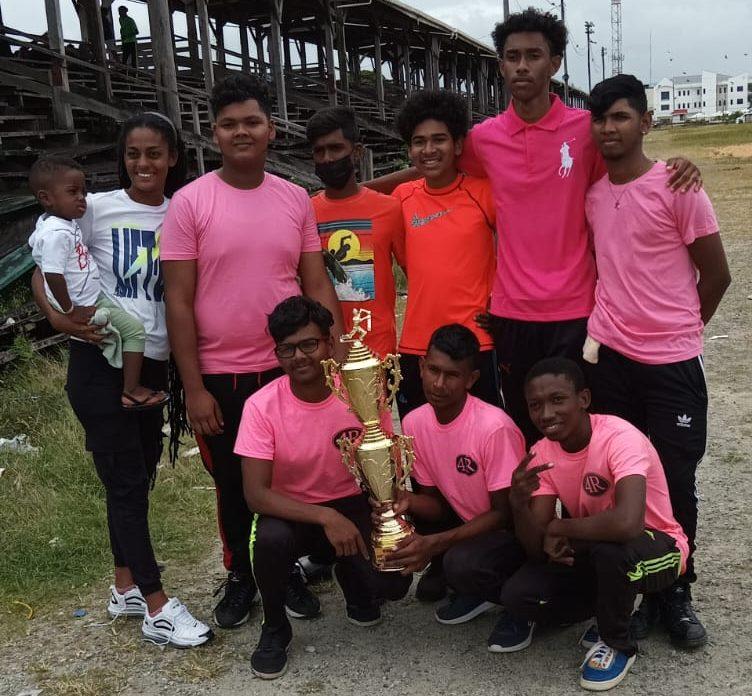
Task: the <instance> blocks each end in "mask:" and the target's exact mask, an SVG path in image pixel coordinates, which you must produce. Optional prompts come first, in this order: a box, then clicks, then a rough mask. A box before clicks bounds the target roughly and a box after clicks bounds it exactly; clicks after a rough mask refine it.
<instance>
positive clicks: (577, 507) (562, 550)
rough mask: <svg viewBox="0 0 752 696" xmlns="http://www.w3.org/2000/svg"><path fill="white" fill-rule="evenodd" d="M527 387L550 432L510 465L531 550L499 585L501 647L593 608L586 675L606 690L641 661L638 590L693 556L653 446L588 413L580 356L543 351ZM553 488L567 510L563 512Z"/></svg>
mask: <svg viewBox="0 0 752 696" xmlns="http://www.w3.org/2000/svg"><path fill="white" fill-rule="evenodd" d="M525 397H526V399H527V403H528V408H529V410H530V417H531V418H532V420H533V422H534V423H535V425H536V427H537V428H538V430H539V431H540V432H541V433H542V434H543V435H544V439H542V440H540V441H539V442H538V443H536V444H535V445H534V446H533V447H532V449H531V451H530V454H529V455H528V456H527V457H526V458H525V459H524V460H523V461H522V462H521V463H520V465H519V466H518V467H517V469H516V470H515V472H514V474H513V476H512V487H511V491H510V494H509V497H510V504H511V507H512V510H513V514H514V528H515V533H516V535H517V539H518V540H519V542H520V543H521V544H522V546H523V547H524V548H525V551H526V553H527V555H528V558H529V561H528V563H527V564H525V566H523V568H521V569H520V570H519V572H518V573H516V574H515V575H514V576H513V577H512V578H511V579H510V580H509V581H508V582H507V583H506V585H505V586H504V589H503V590H502V593H501V602H502V604H503V605H504V607H505V608H506V610H507V617H508V621H507V628H506V632H505V638H506V643H505V646H506V649H507V650H508V651H513V650H520V649H522V648H525V647H527V646H528V645H529V644H530V640H531V637H532V633H533V628H534V625H535V622H536V621H545V622H546V623H552V624H554V625H561V624H566V623H574V622H576V621H581V620H583V619H586V618H588V617H589V616H592V615H593V614H595V616H596V620H597V626H593V627H591V628H590V629H588V631H586V633H585V635H583V638H582V641H581V642H582V644H583V646H585V647H589V648H590V650H589V652H588V654H587V655H586V657H585V661H584V662H583V665H582V674H581V677H580V685H581V686H583V687H584V688H586V689H589V690H593V691H604V690H606V689H610V688H611V687H613V686H616V685H617V684H618V683H619V682H620V681H621V680H622V679H623V678H624V677H625V676H626V674H627V672H628V670H629V668H630V667H631V665H632V663H633V662H634V659H635V654H636V652H637V644H636V641H635V639H634V637H633V636H632V635H631V633H630V630H629V628H630V616H631V614H632V609H633V606H634V602H635V599H636V597H637V594H638V593H652V592H658V591H661V590H663V589H665V588H666V587H670V586H671V584H672V583H673V582H674V581H675V580H676V578H677V576H678V575H679V573H680V572H681V571H682V569H683V567H684V564H685V562H686V559H687V555H688V552H689V547H688V544H687V537H686V536H685V534H684V532H683V531H682V528H681V526H680V525H679V524H678V522H677V521H676V520H675V519H674V516H673V513H672V511H671V502H670V500H669V495H668V487H667V485H666V477H665V475H664V473H663V467H662V466H661V462H660V459H659V458H658V453H657V452H656V451H655V448H654V447H653V446H652V445H651V444H650V441H649V440H648V439H647V438H646V437H645V436H644V435H643V434H642V433H640V431H639V430H637V428H635V427H634V426H632V425H630V424H629V423H627V422H626V421H624V420H622V419H620V418H617V417H615V416H603V415H590V414H589V413H588V410H587V409H588V407H589V405H590V392H589V390H588V389H587V388H586V387H585V377H584V375H583V373H582V370H581V369H580V368H579V366H578V365H577V364H576V363H574V362H573V361H571V360H568V359H566V358H548V359H546V360H542V361H540V362H539V363H538V364H536V365H535V366H534V367H533V368H532V369H531V371H530V373H529V374H528V376H527V380H526V386H525ZM533 457H535V461H536V466H532V467H530V468H528V464H529V462H530V460H531V459H533ZM557 499H558V500H559V501H560V502H561V506H562V508H563V509H565V510H566V512H567V513H568V515H567V516H566V517H562V518H559V517H557V515H556V503H557ZM544 561H548V562H547V563H545V562H544Z"/></svg>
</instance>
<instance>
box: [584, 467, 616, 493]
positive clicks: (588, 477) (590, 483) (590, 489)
mask: <svg viewBox="0 0 752 696" xmlns="http://www.w3.org/2000/svg"><path fill="white" fill-rule="evenodd" d="M609 486H610V484H609V482H608V481H607V480H606V479H604V478H603V476H601V475H600V474H594V473H592V472H588V473H586V474H585V475H584V476H583V477H582V489H583V490H584V491H585V493H587V494H588V495H592V496H595V497H598V496H599V495H603V494H604V493H605V492H606V491H607V490H608V489H609Z"/></svg>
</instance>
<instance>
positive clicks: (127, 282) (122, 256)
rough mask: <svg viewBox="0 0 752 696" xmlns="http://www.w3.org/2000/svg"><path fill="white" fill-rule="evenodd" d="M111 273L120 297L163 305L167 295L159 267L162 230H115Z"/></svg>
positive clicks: (121, 228)
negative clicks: (165, 294)
mask: <svg viewBox="0 0 752 696" xmlns="http://www.w3.org/2000/svg"><path fill="white" fill-rule="evenodd" d="M111 232H112V271H113V273H114V274H115V282H116V286H115V292H114V294H115V295H116V296H117V297H129V298H133V299H135V298H137V297H139V292H141V293H143V296H144V297H145V298H146V299H147V300H151V301H153V302H161V301H162V296H163V294H164V284H163V282H162V269H161V266H160V263H159V239H160V237H161V235H162V226H161V225H160V226H159V227H157V229H156V230H139V229H136V228H133V227H128V226H123V227H112V228H111Z"/></svg>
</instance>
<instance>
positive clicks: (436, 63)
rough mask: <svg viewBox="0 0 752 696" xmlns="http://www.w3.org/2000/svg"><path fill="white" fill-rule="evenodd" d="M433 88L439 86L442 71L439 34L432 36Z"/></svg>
mask: <svg viewBox="0 0 752 696" xmlns="http://www.w3.org/2000/svg"><path fill="white" fill-rule="evenodd" d="M430 57H431V89H438V88H439V77H440V71H441V63H440V60H441V39H440V38H439V37H438V36H432V37H431V53H430Z"/></svg>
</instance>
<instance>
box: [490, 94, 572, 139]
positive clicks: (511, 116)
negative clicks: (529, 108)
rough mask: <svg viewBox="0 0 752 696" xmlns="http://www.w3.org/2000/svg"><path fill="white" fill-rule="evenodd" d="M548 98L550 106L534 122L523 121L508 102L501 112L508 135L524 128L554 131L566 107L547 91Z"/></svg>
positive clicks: (562, 117)
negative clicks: (540, 117)
mask: <svg viewBox="0 0 752 696" xmlns="http://www.w3.org/2000/svg"><path fill="white" fill-rule="evenodd" d="M548 98H549V100H550V101H551V108H550V109H549V110H548V112H547V113H546V115H545V116H544V117H543V118H542V119H540V120H539V121H536V122H535V123H528V122H527V121H523V120H522V119H521V118H520V117H519V116H518V115H517V112H516V111H515V110H514V106H512V105H511V104H510V106H509V108H508V109H506V110H505V111H504V112H503V114H502V116H503V117H504V121H505V125H506V129H507V132H508V133H509V135H516V134H517V133H519V132H520V131H522V130H524V129H525V128H540V129H541V130H545V131H552V132H553V131H555V130H556V129H557V128H558V127H559V125H560V124H561V122H562V120H563V119H564V114H565V113H566V107H565V106H564V102H562V101H561V99H559V97H558V96H557V95H556V94H551V93H549V95H548Z"/></svg>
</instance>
